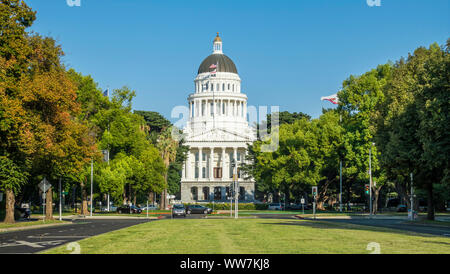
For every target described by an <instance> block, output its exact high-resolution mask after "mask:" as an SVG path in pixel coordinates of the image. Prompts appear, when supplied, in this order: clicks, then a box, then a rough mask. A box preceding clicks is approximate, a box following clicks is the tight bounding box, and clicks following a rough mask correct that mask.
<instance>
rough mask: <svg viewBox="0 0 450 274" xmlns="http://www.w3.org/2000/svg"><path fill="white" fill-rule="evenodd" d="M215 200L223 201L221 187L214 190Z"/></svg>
mask: <svg viewBox="0 0 450 274" xmlns="http://www.w3.org/2000/svg"><path fill="white" fill-rule="evenodd" d="M214 200H216V201H218V200H222V188H221V187H220V186H218V187H215V188H214Z"/></svg>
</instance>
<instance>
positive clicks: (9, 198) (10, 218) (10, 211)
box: [4, 188, 15, 224]
mask: <svg viewBox="0 0 450 274" xmlns="http://www.w3.org/2000/svg"><path fill="white" fill-rule="evenodd" d="M5 192H6V193H5V194H6V216H5V220H4V222H5V223H7V224H13V223H14V222H15V221H14V204H15V196H14V192H13V191H12V190H11V189H8V188H7V189H6V191H5Z"/></svg>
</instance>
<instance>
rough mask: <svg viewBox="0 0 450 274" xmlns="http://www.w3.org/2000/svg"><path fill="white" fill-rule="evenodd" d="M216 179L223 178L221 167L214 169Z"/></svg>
mask: <svg viewBox="0 0 450 274" xmlns="http://www.w3.org/2000/svg"><path fill="white" fill-rule="evenodd" d="M214 178H222V168H221V167H215V168H214Z"/></svg>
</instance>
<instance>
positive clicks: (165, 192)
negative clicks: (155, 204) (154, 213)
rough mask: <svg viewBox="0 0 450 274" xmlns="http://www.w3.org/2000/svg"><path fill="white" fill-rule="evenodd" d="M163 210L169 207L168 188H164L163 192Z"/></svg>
mask: <svg viewBox="0 0 450 274" xmlns="http://www.w3.org/2000/svg"><path fill="white" fill-rule="evenodd" d="M160 208H161V210H165V209H167V189H164V190H163V192H162V194H161V207H160Z"/></svg>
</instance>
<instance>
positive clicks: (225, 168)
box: [222, 147, 230, 181]
mask: <svg viewBox="0 0 450 274" xmlns="http://www.w3.org/2000/svg"><path fill="white" fill-rule="evenodd" d="M226 149H227V148H226V147H223V148H222V181H224V180H227V179H228V178H229V177H230V175H229V174H228V166H227V165H226V164H225V155H226V153H225V152H226Z"/></svg>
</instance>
